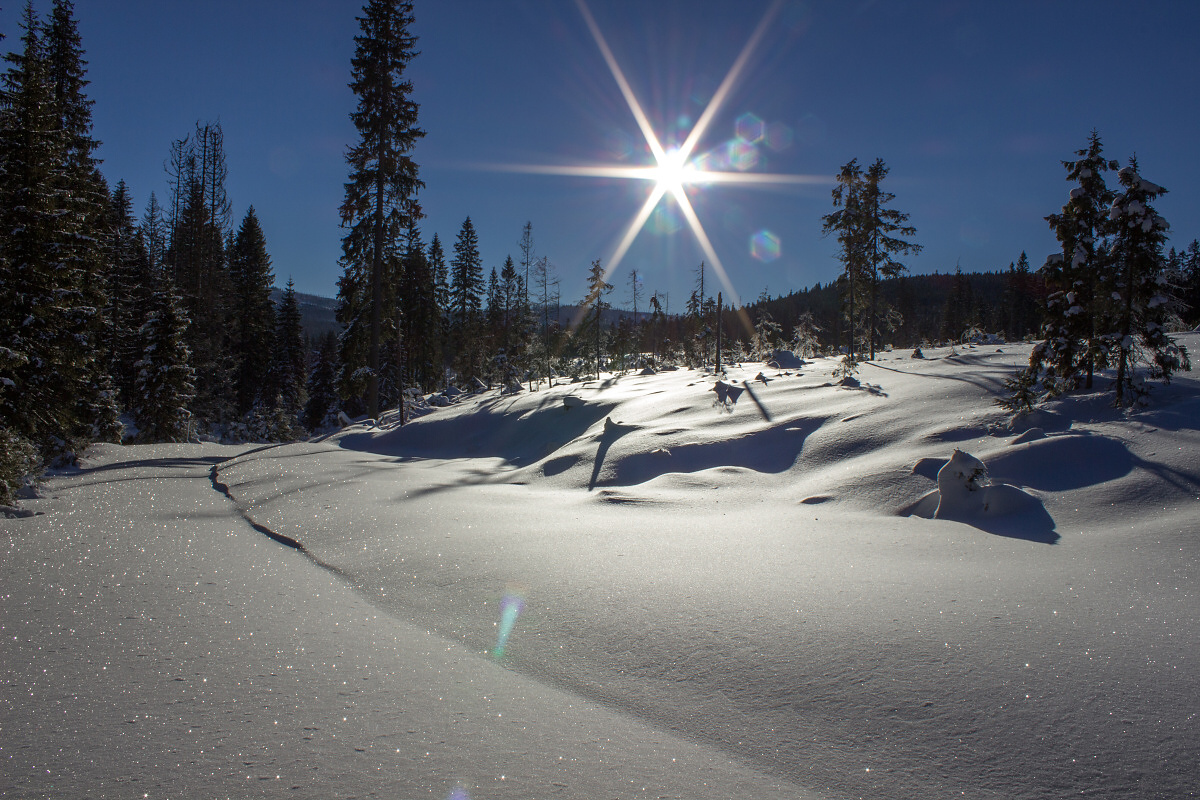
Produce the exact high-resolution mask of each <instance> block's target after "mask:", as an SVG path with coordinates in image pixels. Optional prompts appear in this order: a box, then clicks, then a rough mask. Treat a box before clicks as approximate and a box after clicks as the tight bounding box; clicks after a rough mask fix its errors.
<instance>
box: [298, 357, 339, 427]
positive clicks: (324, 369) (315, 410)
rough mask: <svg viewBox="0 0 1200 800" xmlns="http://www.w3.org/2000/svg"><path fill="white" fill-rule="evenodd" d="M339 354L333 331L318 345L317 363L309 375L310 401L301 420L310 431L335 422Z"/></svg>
mask: <svg viewBox="0 0 1200 800" xmlns="http://www.w3.org/2000/svg"><path fill="white" fill-rule="evenodd" d="M337 354H338V342H337V337H336V336H335V335H334V334H332V333H331V334H329V335H328V336H326V337H324V338H323V339H322V340H321V343H320V345H319V346H318V347H317V358H316V363H315V364H314V365H313V369H312V372H311V373H310V374H309V376H308V384H307V387H306V388H307V389H308V403H307V404H305V406H304V415H303V417H302V418H301V422H303V423H304V426H305V427H306V428H308V429H309V430H310V431H318V430H320V429H321V428H324V427H326V426H327V425H331V424H333V421H334V417H335V416H336V415H337V411H338V391H337V376H338V365H337Z"/></svg>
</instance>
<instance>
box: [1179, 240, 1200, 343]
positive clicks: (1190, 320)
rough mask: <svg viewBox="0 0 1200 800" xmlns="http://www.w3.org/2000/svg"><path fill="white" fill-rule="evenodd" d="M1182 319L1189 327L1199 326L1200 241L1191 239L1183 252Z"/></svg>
mask: <svg viewBox="0 0 1200 800" xmlns="http://www.w3.org/2000/svg"><path fill="white" fill-rule="evenodd" d="M1181 299H1182V301H1183V307H1184V311H1183V313H1184V319H1185V320H1187V325H1188V327H1189V328H1195V327H1197V326H1200V241H1198V240H1196V239H1192V242H1191V244H1189V245H1188V246H1187V250H1185V251H1184V253H1183V297H1182V298H1181Z"/></svg>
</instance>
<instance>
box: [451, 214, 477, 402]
mask: <svg viewBox="0 0 1200 800" xmlns="http://www.w3.org/2000/svg"><path fill="white" fill-rule="evenodd" d="M450 275H451V278H452V280H453V284H452V285H451V287H450V319H451V330H452V337H451V338H452V340H453V343H454V357H455V362H456V364H455V366H456V368H457V371H458V373H459V374H460V375H461V376H463V377H467V378H470V377H474V376H475V375H476V373H477V371H478V368H479V361H480V359H481V356H482V353H481V351H480V347H479V344H480V343H479V342H478V339H477V333H478V330H479V326H480V323H481V319H480V311H481V310H482V306H483V288H484V286H483V260H482V259H481V258H480V256H479V239H478V238H477V237H476V235H475V226H474V225H472V224H471V218H470V217H467V218H466V219H465V220H463V224H462V228H461V229H460V230H459V232H458V238H457V239H456V240H455V242H454V258H453V259H451V261H450Z"/></svg>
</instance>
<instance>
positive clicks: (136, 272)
mask: <svg viewBox="0 0 1200 800" xmlns="http://www.w3.org/2000/svg"><path fill="white" fill-rule="evenodd" d="M104 257H105V260H106V261H107V263H108V275H107V285H106V295H107V297H108V304H107V306H106V307H105V308H104V314H103V316H104V319H105V328H104V331H105V333H106V336H105V337H104V340H103V345H104V347H103V349H104V364H105V369H106V372H107V373H108V374H109V375H110V376H112V381H113V384H114V385H115V387H116V390H117V392H118V396H119V397H120V398H121V401H122V402H121V405H122V406H123V407H125V408H129V407H130V406H131V403H132V398H133V387H134V381H135V379H136V377H137V372H136V370H135V369H134V366H133V365H134V363H135V362H136V361H137V360H138V359H139V358H140V357H141V348H140V338H139V337H140V331H141V328H142V325H143V324H144V323H145V322H146V309H147V308H148V305H147V301H148V300H149V290H148V284H147V283H146V281H147V279H148V278H149V276H150V270H149V263H148V262H149V255H148V254H147V253H146V247H145V243H144V242H143V240H142V234H141V231H140V230H139V229H138V226H137V223H136V222H135V221H134V218H133V203H132V200H131V199H130V197H129V190H128V188H127V187H126V186H125V182H124V181H120V182H118V183H117V189H116V191H115V192H114V193H113V197H112V203H111V209H110V222H109V224H108V230H107V235H106V236H105V237H104Z"/></svg>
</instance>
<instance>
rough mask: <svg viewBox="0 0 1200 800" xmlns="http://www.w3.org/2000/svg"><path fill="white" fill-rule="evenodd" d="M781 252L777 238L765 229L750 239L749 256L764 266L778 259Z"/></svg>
mask: <svg viewBox="0 0 1200 800" xmlns="http://www.w3.org/2000/svg"><path fill="white" fill-rule="evenodd" d="M780 252H781V248H780V241H779V237H778V236H776V235H775V234H773V233H771V232H770V231H769V230H767V229H765V228H764V229H763V230H761V231H759V232H758V233H756V234H754V235H753V236H751V237H750V255H752V256H753V257H754V258H756V259H758V260H759V261H761V262H762V263H764V264H770V263H771V262H772V261H774V260H775V259H777V258H779V255H780Z"/></svg>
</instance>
